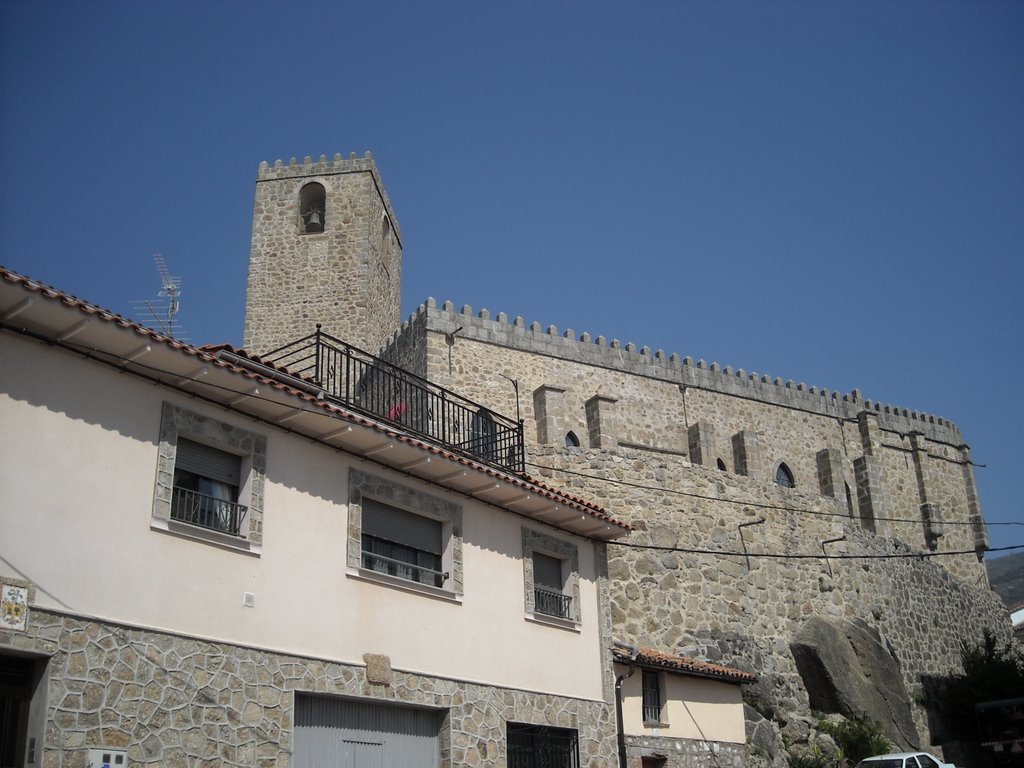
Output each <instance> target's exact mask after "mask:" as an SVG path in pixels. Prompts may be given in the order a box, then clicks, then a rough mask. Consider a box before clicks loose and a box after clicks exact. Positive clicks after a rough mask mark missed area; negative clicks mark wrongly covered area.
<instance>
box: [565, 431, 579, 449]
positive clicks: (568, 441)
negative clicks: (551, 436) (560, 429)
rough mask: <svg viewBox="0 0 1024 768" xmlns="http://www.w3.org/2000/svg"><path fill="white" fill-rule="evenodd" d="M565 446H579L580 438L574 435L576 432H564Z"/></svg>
mask: <svg viewBox="0 0 1024 768" xmlns="http://www.w3.org/2000/svg"><path fill="white" fill-rule="evenodd" d="M565 447H566V448H579V447H580V439H579V438H578V437H576V433H575V432H573V431H572V430H570V431H569V432H567V433H566V434H565Z"/></svg>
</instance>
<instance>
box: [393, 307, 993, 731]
mask: <svg viewBox="0 0 1024 768" xmlns="http://www.w3.org/2000/svg"><path fill="white" fill-rule="evenodd" d="M459 327H461V330H460V331H459V332H458V333H457V334H455V335H454V336H453V335H452V333H453V331H455V330H456V329H457V328H459ZM393 341H394V342H395V347H394V348H395V349H402V350H403V355H404V357H405V359H408V360H413V359H415V360H416V361H417V362H419V361H423V363H424V367H423V369H421V370H418V371H417V372H418V373H420V374H421V375H425V376H426V377H427V378H430V379H431V380H432V381H435V382H437V383H439V384H442V385H444V386H448V387H451V388H452V389H454V390H455V391H457V392H459V393H460V394H463V395H465V396H467V397H470V398H472V399H474V400H477V401H478V402H481V403H482V404H484V405H486V406H487V407H490V408H493V409H494V410H496V411H498V412H499V413H504V414H514V413H515V412H516V410H515V409H516V400H515V391H514V389H513V387H512V386H511V385H510V384H509V383H508V381H507V380H506V379H505V378H503V377H506V376H507V377H510V378H514V379H517V380H518V381H519V392H520V408H521V412H522V416H523V418H524V421H525V427H526V429H525V432H526V440H527V457H528V459H527V460H528V462H529V463H528V466H527V470H528V472H530V473H531V474H539V475H541V476H542V477H544V479H546V480H547V481H549V482H551V483H552V484H554V485H556V486H558V487H561V488H565V489H567V490H569V491H570V492H574V493H578V494H579V495H581V496H583V497H585V498H589V499H593V500H595V501H597V502H599V503H601V504H602V505H603V506H605V507H606V508H607V509H608V510H609V511H610V512H611V514H613V515H614V516H616V517H617V518H620V519H624V520H627V521H629V522H631V523H633V524H634V525H635V526H636V529H637V530H636V532H635V533H634V534H633V535H632V536H630V538H629V539H628V540H627V541H626V542H625V543H626V544H627V545H641V546H647V545H654V546H658V547H666V548H681V549H689V550H693V551H691V552H683V551H659V550H656V549H642V548H636V547H635V546H617V545H616V544H611V545H609V547H608V549H609V575H610V579H611V584H612V591H613V612H612V620H613V626H614V632H615V635H616V637H619V638H622V639H626V640H629V641H631V642H639V643H644V644H650V645H652V646H654V647H657V648H662V649H665V650H668V651H676V652H679V653H682V654H684V655H696V656H700V657H704V658H708V659H710V660H712V661H722V662H724V663H729V664H736V665H739V666H742V667H744V668H747V669H751V670H752V671H755V672H756V673H757V674H758V675H759V676H760V682H759V683H758V685H757V686H756V688H755V689H754V690H752V691H751V692H750V696H751V698H752V699H753V700H755V701H757V702H758V704H759V706H760V707H761V708H763V709H765V710H767V711H769V712H782V713H798V714H804V715H806V714H809V712H808V702H807V695H806V692H805V691H804V689H803V683H802V680H801V679H800V676H799V673H798V671H797V669H796V666H795V662H794V660H793V657H792V654H791V653H790V650H789V643H790V640H791V638H792V636H793V635H794V634H795V632H796V631H797V630H798V629H799V627H800V625H801V623H802V622H803V621H804V620H806V619H807V618H809V617H811V616H827V617H833V618H837V619H850V618H855V617H859V618H862V619H864V620H866V621H867V622H868V623H869V624H870V625H871V626H873V627H874V628H876V629H877V630H878V631H879V632H880V633H881V634H882V636H883V638H884V639H885V641H886V642H887V643H888V644H889V646H890V647H891V650H892V652H893V653H894V655H895V656H896V658H897V659H898V660H899V662H900V664H901V668H902V673H903V676H904V678H905V684H906V686H907V689H908V690H909V691H911V695H912V696H918V695H919V694H921V692H922V678H923V677H926V676H929V677H930V676H935V677H939V676H943V675H947V674H951V673H955V672H956V671H957V670H958V669H959V661H960V660H959V649H960V647H961V642H962V641H967V642H977V641H979V640H980V638H981V631H982V629H983V628H985V627H989V628H991V629H993V630H994V631H995V632H996V633H997V634H999V635H1000V636H1002V635H1006V633H1007V632H1008V623H1007V621H1006V616H1005V611H1004V610H1003V608H1002V606H1001V605H1000V604H999V601H998V600H997V599H996V598H995V596H994V595H993V594H992V593H991V592H990V591H989V590H988V588H987V580H986V577H985V573H984V567H983V564H982V563H981V562H979V559H978V557H976V556H975V552H974V550H976V549H979V548H980V549H983V548H984V546H985V544H986V543H987V538H986V536H985V532H984V525H983V521H982V519H981V514H980V509H979V508H978V505H977V496H976V491H975V490H974V487H973V474H972V471H971V465H970V455H969V452H968V451H967V448H966V446H965V445H964V443H963V438H962V437H961V435H960V433H959V430H958V429H957V428H956V427H955V425H953V424H952V423H950V422H948V421H947V420H945V419H942V418H938V417H934V416H929V415H925V414H920V413H916V412H912V411H907V410H906V409H902V408H894V407H892V406H882V405H879V404H875V403H872V402H870V401H865V400H863V399H862V398H861V396H860V394H859V393H857V392H853V393H850V394H848V395H842V396H840V395H838V394H829V393H828V392H827V390H818V389H816V388H814V387H811V388H808V387H806V386H805V385H802V384H801V385H795V384H793V383H792V382H789V383H787V384H783V383H782V382H780V381H778V380H775V381H772V380H770V379H768V377H761V376H757V375H755V374H750V375H748V374H746V373H745V372H743V371H737V372H733V371H731V370H730V369H728V368H726V369H718V367H717V366H710V367H709V366H706V365H705V364H703V363H702V362H701V363H698V364H696V365H694V364H693V363H692V361H687V360H679V359H678V358H677V357H676V356H672V357H670V358H669V357H665V356H664V354H663V353H660V352H659V353H656V354H654V355H652V354H651V353H650V351H649V350H641V351H639V352H638V351H637V350H635V348H633V347H632V345H627V346H626V347H622V346H620V345H619V344H618V343H617V342H612V343H607V342H606V341H605V340H603V339H598V340H593V341H592V340H590V339H589V337H587V336H586V335H585V334H584V335H583V336H582V337H581V338H580V339H579V340H577V339H576V338H575V334H574V333H573V332H572V331H566V332H565V333H564V334H563V335H559V334H558V333H557V330H556V329H553V328H552V329H549V330H548V331H542V330H541V328H540V327H539V325H537V324H534V325H533V326H530V327H527V326H526V325H525V324H524V323H522V321H521V320H520V319H516V320H515V321H514V322H512V323H509V322H508V319H507V317H506V316H504V315H498V317H497V318H496V319H495V320H492V319H491V318H490V315H489V313H488V312H487V311H486V310H483V311H481V312H480V313H479V314H478V315H474V314H473V313H472V311H471V310H470V309H469V308H468V307H465V308H463V310H462V311H461V312H456V311H455V309H454V307H452V306H451V305H450V304H448V305H445V306H444V307H441V308H438V307H436V306H435V305H434V304H433V302H431V301H428V302H427V303H426V304H425V305H423V306H422V307H421V308H420V310H419V311H418V312H417V313H415V314H414V315H413V316H412V317H411V318H410V319H409V322H408V323H406V324H405V325H404V326H403V330H402V331H401V332H399V333H397V334H396V335H395V337H394V339H393ZM413 350H415V354H413ZM570 431H571V432H572V433H573V434H574V435H575V436H576V437H578V438H579V440H580V445H581V447H566V445H567V443H566V442H565V441H564V439H563V438H564V437H565V436H566V435H567V434H568V433H569V432H570ZM780 462H785V464H786V466H787V467H788V468H789V469H790V470H791V472H792V475H793V478H794V481H795V482H794V485H795V487H793V488H785V487H780V486H779V485H777V484H776V483H775V482H774V479H775V471H776V469H777V468H778V466H779V464H780ZM761 520H763V521H764V522H760V521H761ZM745 523H750V524H752V525H744V526H743V528H742V533H741V528H740V526H741V524H745ZM741 536H742V538H741ZM840 537H845V540H843V541H839V542H833V543H830V544H828V545H826V546H827V548H828V552H829V553H830V554H836V555H843V554H861V555H872V556H875V557H873V558H864V559H849V560H844V559H834V558H830V559H829V560H828V561H825V560H824V559H823V558H822V557H819V555H820V554H821V553H822V542H825V541H828V540H830V539H837V538H840ZM744 547H746V549H747V551H749V552H750V553H752V555H753V554H761V555H781V554H788V555H792V554H801V555H805V556H807V557H805V558H801V559H795V558H786V559H784V558H776V557H754V556H751V557H750V559H749V563H748V561H747V559H746V558H744V557H743V556H742V553H743V551H744ZM703 550H716V551H725V552H731V553H736V554H732V555H716V554H703V553H702V552H701V551H703ZM964 551H965V552H967V553H969V554H964V555H947V554H944V553H949V552H964ZM915 554H919V555H928V557H919V556H914V557H900V558H898V559H892V558H891V556H894V555H900V556H906V555H915ZM932 555H936V556H935V557H931V556H932ZM1007 636H1008V635H1007ZM914 707H915V719H916V721H917V724H918V728H919V730H920V732H921V734H922V735H923V736H925V737H926V738H927V735H928V728H927V723H926V717H925V713H924V712H923V711H922V710H921V709H920V707H919V706H918V705H916V704H914Z"/></svg>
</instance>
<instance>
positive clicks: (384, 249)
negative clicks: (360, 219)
mask: <svg viewBox="0 0 1024 768" xmlns="http://www.w3.org/2000/svg"><path fill="white" fill-rule="evenodd" d="M380 229H381V235H380V250H381V253H382V254H383V255H385V256H386V255H387V253H388V250H389V249H388V246H389V245H390V243H391V219H389V218H388V215H387V214H386V213H385V214H384V220H383V221H382V222H381V226H380Z"/></svg>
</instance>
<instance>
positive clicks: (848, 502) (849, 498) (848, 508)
mask: <svg viewBox="0 0 1024 768" xmlns="http://www.w3.org/2000/svg"><path fill="white" fill-rule="evenodd" d="M843 485H845V486H846V511H847V512H848V513H849V514H850V517H856V515H855V514H854V512H853V496H852V495H851V494H850V484H849V483H843Z"/></svg>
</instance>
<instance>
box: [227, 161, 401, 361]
mask: <svg viewBox="0 0 1024 768" xmlns="http://www.w3.org/2000/svg"><path fill="white" fill-rule="evenodd" d="M401 273H402V241H401V235H400V232H399V229H398V222H397V221H396V220H395V216H394V213H393V212H392V210H391V203H390V201H389V200H388V196H387V193H386V192H385V191H384V185H383V184H382V183H381V180H380V174H379V173H378V172H377V166H376V164H375V163H374V162H373V158H372V157H371V156H370V153H369V152H367V153H366V155H365V157H359V158H357V157H356V156H355V154H354V153H353V154H351V155H349V157H348V158H347V159H342V157H341V155H335V156H334V159H333V160H328V159H327V157H326V156H325V155H321V156H320V160H319V161H316V162H314V161H312V160H311V159H310V158H308V157H307V158H306V159H305V161H304V162H303V163H301V164H299V163H297V162H296V161H295V159H294V158H292V160H291V162H290V163H288V164H287V165H286V164H284V163H282V162H281V161H280V160H278V161H277V162H276V163H274V165H273V166H270V165H268V164H267V163H266V162H263V163H260V170H259V176H258V177H257V179H256V202H255V205H254V207H253V216H252V247H251V250H250V252H249V280H248V283H247V286H246V299H245V329H244V334H243V345H244V346H245V349H246V350H248V351H249V352H252V353H255V354H257V355H261V354H266V353H268V352H270V351H272V350H274V349H277V348H278V347H280V346H283V345H284V344H287V343H289V342H292V341H296V340H297V339H300V338H302V337H304V336H308V335H309V334H311V333H313V332H314V331H315V330H316V324H317V323H322V324H323V330H324V332H326V333H329V334H331V335H332V336H336V337H337V338H339V339H341V340H342V341H345V342H348V343H349V344H351V345H353V346H355V347H359V348H360V349H363V350H366V351H367V352H370V353H372V354H376V353H377V352H378V350H379V349H380V347H382V346H383V345H384V344H385V343H386V342H387V341H388V340H390V338H391V335H392V334H393V333H394V331H395V330H397V329H398V327H399V326H400V324H401V319H400V311H401V307H400V300H401V297H400V294H401V277H402V274H401Z"/></svg>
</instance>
